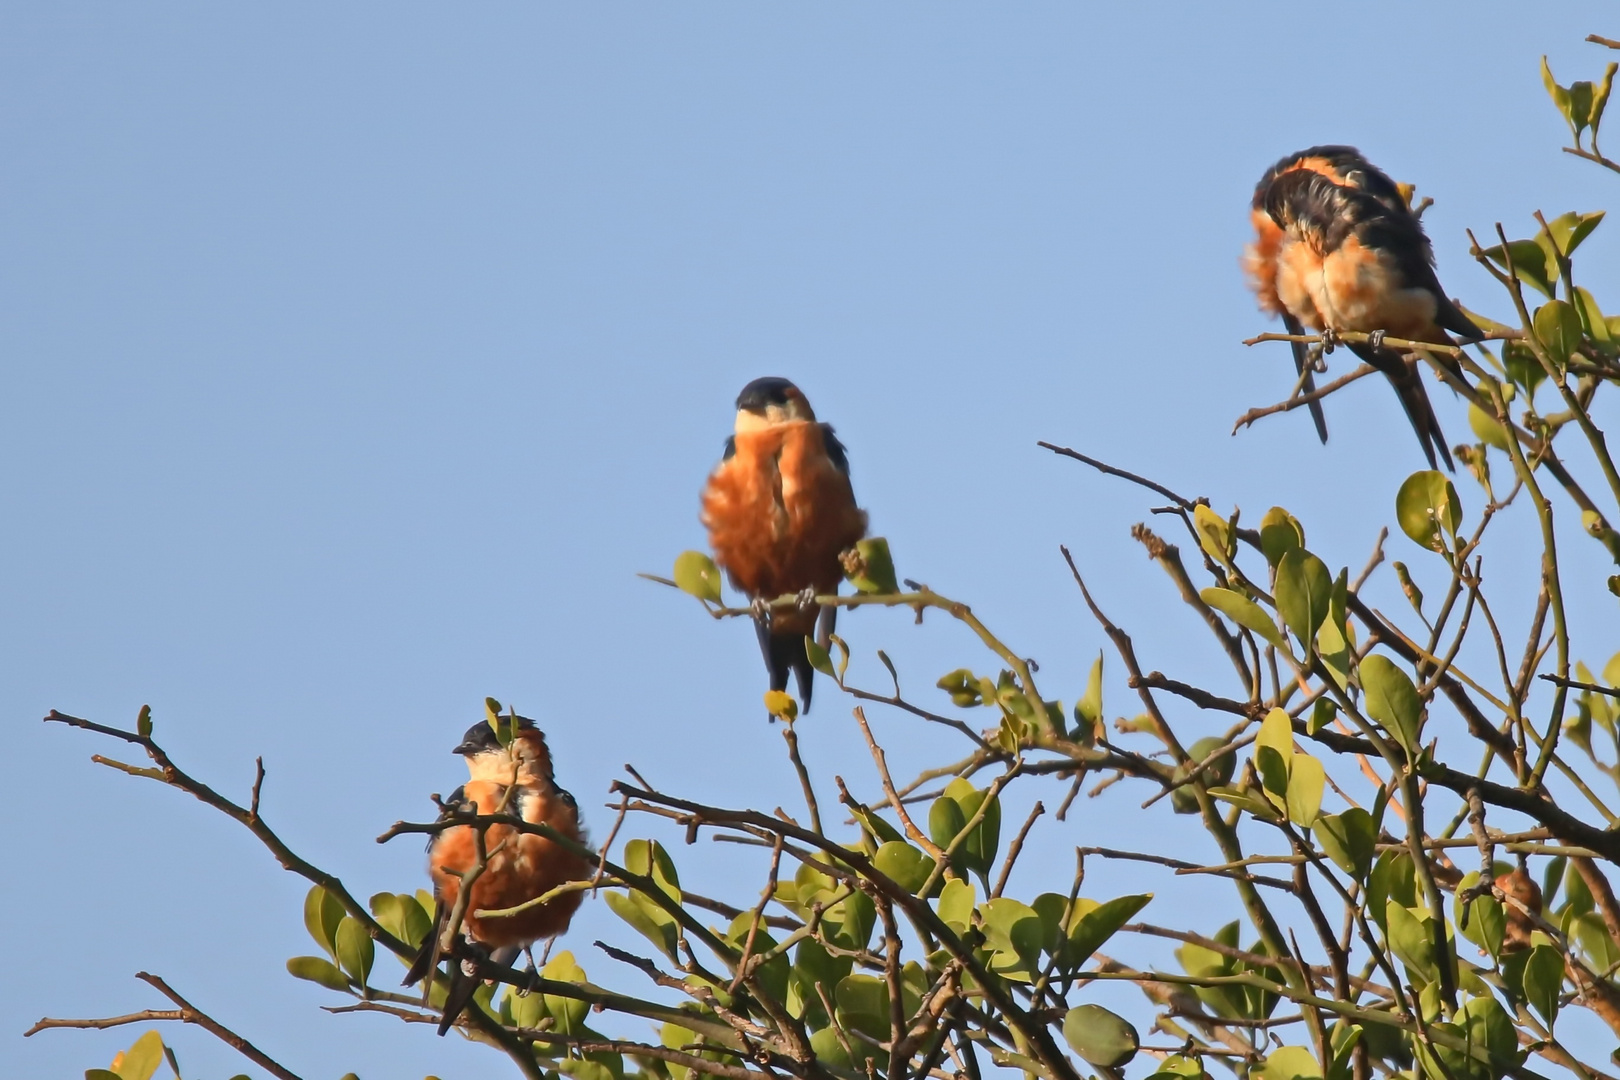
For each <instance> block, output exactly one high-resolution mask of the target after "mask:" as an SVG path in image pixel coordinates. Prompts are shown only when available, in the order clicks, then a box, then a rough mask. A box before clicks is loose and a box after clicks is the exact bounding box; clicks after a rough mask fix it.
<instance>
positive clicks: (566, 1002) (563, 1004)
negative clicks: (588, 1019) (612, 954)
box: [540, 949, 591, 1035]
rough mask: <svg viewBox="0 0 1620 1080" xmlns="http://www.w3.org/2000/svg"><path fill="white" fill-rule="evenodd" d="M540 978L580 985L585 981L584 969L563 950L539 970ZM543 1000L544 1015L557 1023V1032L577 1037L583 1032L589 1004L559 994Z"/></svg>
mask: <svg viewBox="0 0 1620 1080" xmlns="http://www.w3.org/2000/svg"><path fill="white" fill-rule="evenodd" d="M540 976H541V978H545V979H552V980H554V981H556V982H570V983H582V982H584V981H585V969H584V968H582V967H580V966H579V964H578V963H577V962H576V961H575V960H574V954H573V953H571V952H569V951H567V950H566V949H565V950H564V951H562V952H560V953H558V954H557V955H556V956H553V957H552V958H551V961H550V963H548V964H546V966H545V967H544V968H542V969H541V970H540ZM545 998H546V1013H547V1015H549V1016H551V1017H553V1018H554V1019H555V1020H556V1021H557V1030H558V1031H561V1032H564V1033H565V1034H568V1035H578V1034H579V1033H580V1032H581V1031H583V1030H584V1028H585V1016H586V1014H587V1013H589V1012H590V1009H591V1003H590V1002H588V1001H581V1000H579V999H578V998H571V997H563V996H562V995H561V994H547V995H545Z"/></svg>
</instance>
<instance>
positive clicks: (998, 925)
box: [979, 896, 1045, 982]
mask: <svg viewBox="0 0 1620 1080" xmlns="http://www.w3.org/2000/svg"><path fill="white" fill-rule="evenodd" d="M979 913H980V917H981V919H982V921H983V925H984V940H985V945H986V946H988V947H989V949H990V950H991V956H990V970H991V971H994V972H995V973H996V974H998V975H1001V976H1002V977H1004V978H1010V979H1016V980H1018V981H1020V982H1033V981H1034V978H1035V974H1036V972H1037V971H1038V970H1039V964H1040V957H1041V942H1042V940H1043V939H1044V938H1045V929H1044V927H1043V926H1042V924H1041V917H1040V915H1039V914H1038V913H1037V912H1036V911H1035V909H1034V908H1032V907H1030V906H1029V905H1028V904H1025V903H1023V902H1022V901H1019V900H1014V899H1012V898H1010V897H1005V896H999V897H996V898H995V899H993V900H990V901H987V902H986V903H985V905H984V907H982V908H980V909H979Z"/></svg>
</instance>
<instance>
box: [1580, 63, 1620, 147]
mask: <svg viewBox="0 0 1620 1080" xmlns="http://www.w3.org/2000/svg"><path fill="white" fill-rule="evenodd" d="M1617 68H1620V64H1616V63H1614V62H1613V61H1611V62H1610V63H1609V66H1608V67H1606V68H1604V69H1603V81H1602V82H1600V83H1598V85H1597V89H1596V90H1594V91H1593V92H1592V111H1591V114H1590V116H1589V117H1588V119H1587V123H1589V124H1591V125H1592V145H1593V146H1596V145H1597V133H1598V125H1600V124H1602V123H1603V107H1604V106H1605V105H1607V104H1608V103H1609V91H1610V90H1612V89H1614V73H1615V70H1616V69H1617Z"/></svg>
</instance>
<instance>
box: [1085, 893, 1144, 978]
mask: <svg viewBox="0 0 1620 1080" xmlns="http://www.w3.org/2000/svg"><path fill="white" fill-rule="evenodd" d="M1152 899H1153V894H1152V893H1139V894H1136V895H1134V896H1118V897H1115V898H1114V899H1112V900H1109V901H1107V902H1105V903H1101V904H1098V905H1097V906H1096V907H1094V908H1091V909H1090V910H1089V911H1087V912H1086V913H1085V914H1083V915H1081V916H1080V917H1079V918H1078V919H1076V920H1075V922H1074V926H1073V928H1072V929H1070V931H1069V946H1068V953H1067V955H1066V957H1065V959H1066V960H1067V961H1068V962H1069V965H1070V966H1071V967H1079V966H1080V965H1081V964H1084V963H1085V962H1086V961H1087V960H1089V959H1091V954H1092V953H1094V952H1096V951H1097V950H1098V949H1100V948H1102V947H1103V943H1104V942H1106V941H1107V940H1108V939H1109V938H1111V937H1113V936H1114V934H1116V933H1117V932H1118V931H1119V928H1120V927H1122V926H1124V925H1125V924H1126V923H1128V922H1130V921H1131V917H1132V916H1134V915H1135V914H1136V913H1137V912H1138V911H1141V910H1142V909H1143V908H1144V907H1146V906H1147V905H1148V901H1150V900H1152Z"/></svg>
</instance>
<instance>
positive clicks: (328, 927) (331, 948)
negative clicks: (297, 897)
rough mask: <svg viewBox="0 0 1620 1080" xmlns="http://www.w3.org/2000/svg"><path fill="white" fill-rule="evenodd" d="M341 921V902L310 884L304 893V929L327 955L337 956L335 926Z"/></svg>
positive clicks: (317, 886)
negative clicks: (307, 890)
mask: <svg viewBox="0 0 1620 1080" xmlns="http://www.w3.org/2000/svg"><path fill="white" fill-rule="evenodd" d="M342 921H343V903H342V901H340V900H339V899H338V898H337V897H335V896H333V895H332V894H331V893H329V892H327V891H326V890H325V889H323V888H321V887H320V886H319V885H315V886H312V887H311V888H310V890H309V892H308V893H306V894H305V895H304V929H306V930H308V931H309V936H310V937H312V938H314V939H315V944H317V945H319V946H320V947H321V948H323V949H325V950H326V952H327V955H328V956H331V957H334V958H335V957H336V956H337V944H336V943H337V928H338V923H340V922H342Z"/></svg>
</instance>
